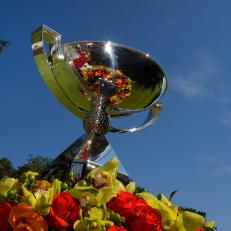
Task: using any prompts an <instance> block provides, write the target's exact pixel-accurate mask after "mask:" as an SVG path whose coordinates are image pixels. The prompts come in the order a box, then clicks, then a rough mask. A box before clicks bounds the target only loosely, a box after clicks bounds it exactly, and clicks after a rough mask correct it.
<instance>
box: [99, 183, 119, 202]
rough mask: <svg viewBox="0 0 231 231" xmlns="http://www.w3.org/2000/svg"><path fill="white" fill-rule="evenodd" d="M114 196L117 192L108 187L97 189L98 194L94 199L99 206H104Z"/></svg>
mask: <svg viewBox="0 0 231 231" xmlns="http://www.w3.org/2000/svg"><path fill="white" fill-rule="evenodd" d="M116 195H117V191H115V190H114V189H113V187H111V186H109V187H103V188H101V189H99V192H98V194H97V196H96V198H97V201H98V203H99V204H100V205H105V204H106V203H107V202H109V201H110V200H111V199H112V198H113V197H115V196H116Z"/></svg>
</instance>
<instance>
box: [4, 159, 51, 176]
mask: <svg viewBox="0 0 231 231" xmlns="http://www.w3.org/2000/svg"><path fill="white" fill-rule="evenodd" d="M50 162H51V160H50V159H49V158H47V157H43V156H41V155H36V156H33V155H29V157H28V159H27V163H25V164H24V165H22V166H20V167H18V169H16V168H14V167H13V165H12V163H11V161H10V160H9V159H8V158H6V157H3V158H0V179H1V178H2V177H14V178H16V177H19V176H21V175H23V173H24V172H28V171H33V172H37V173H38V174H41V173H42V171H43V170H44V169H45V168H46V167H47V166H48V165H49V164H50Z"/></svg>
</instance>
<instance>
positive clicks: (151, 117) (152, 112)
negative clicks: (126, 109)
mask: <svg viewBox="0 0 231 231" xmlns="http://www.w3.org/2000/svg"><path fill="white" fill-rule="evenodd" d="M162 108H163V105H162V104H161V103H157V104H154V105H153V106H152V107H151V108H150V109H149V113H148V116H147V118H146V120H145V121H144V122H143V124H141V125H140V126H139V127H135V128H130V129H120V128H114V127H111V128H110V132H114V133H125V132H138V131H141V130H143V129H144V128H147V127H149V126H150V125H152V124H153V123H154V122H155V121H156V119H157V117H158V116H159V114H160V112H161V110H162Z"/></svg>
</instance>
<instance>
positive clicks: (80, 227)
mask: <svg viewBox="0 0 231 231" xmlns="http://www.w3.org/2000/svg"><path fill="white" fill-rule="evenodd" d="M73 228H74V230H75V231H88V230H87V225H86V224H85V222H84V221H81V220H77V221H76V222H75V223H74V225H73Z"/></svg>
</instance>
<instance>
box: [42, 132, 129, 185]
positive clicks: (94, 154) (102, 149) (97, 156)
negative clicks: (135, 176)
mask: <svg viewBox="0 0 231 231" xmlns="http://www.w3.org/2000/svg"><path fill="white" fill-rule="evenodd" d="M87 138H88V136H87V134H83V135H82V136H81V137H80V138H79V139H77V140H76V141H75V142H74V143H73V144H71V145H70V146H69V147H68V148H67V149H66V150H64V151H63V152H62V153H61V154H60V155H59V156H58V157H57V158H56V159H55V160H54V161H53V162H52V163H51V164H50V165H49V166H48V167H47V169H45V171H44V172H43V174H42V175H43V176H45V175H53V176H55V177H56V178H59V179H64V178H65V177H67V175H68V174H69V173H70V172H74V174H75V175H76V177H77V178H78V179H81V178H83V177H84V176H85V175H86V174H87V173H88V172H89V171H91V170H92V169H94V168H96V167H100V166H102V165H104V164H105V163H106V162H108V161H109V160H110V159H112V157H114V156H116V157H117V158H118V156H117V155H116V153H115V151H114V150H113V149H112V147H111V145H110V144H109V143H108V141H107V139H106V137H105V136H104V135H100V136H96V137H95V138H94V140H93V144H92V147H91V149H90V151H89V157H88V159H82V158H79V151H80V150H81V147H82V145H83V144H84V143H85V142H86V140H87ZM118 179H120V180H121V181H122V182H123V183H124V184H127V183H129V182H130V181H131V180H130V178H129V176H128V173H127V172H126V170H125V168H124V167H123V165H122V164H120V166H119V169H118Z"/></svg>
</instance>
